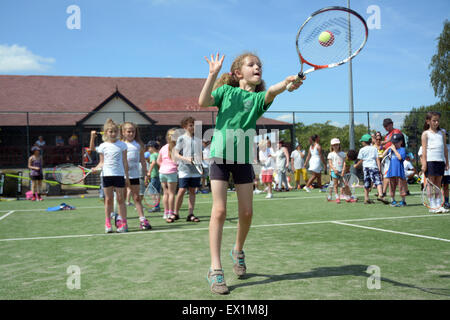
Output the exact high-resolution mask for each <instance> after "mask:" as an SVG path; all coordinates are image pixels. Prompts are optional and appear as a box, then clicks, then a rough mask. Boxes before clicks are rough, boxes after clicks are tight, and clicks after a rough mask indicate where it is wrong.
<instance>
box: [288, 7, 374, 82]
mask: <svg viewBox="0 0 450 320" xmlns="http://www.w3.org/2000/svg"><path fill="white" fill-rule="evenodd" d="M349 30H350V32H349ZM323 32H326V33H328V34H329V35H330V40H329V41H327V42H325V43H324V42H321V41H319V36H320V35H321V34H322V33H323ZM368 35H369V29H368V27H367V24H366V22H365V20H364V18H363V17H362V16H361V15H360V14H358V13H357V12H356V11H354V10H351V9H349V8H345V7H339V6H333V7H327V8H323V9H320V10H317V11H316V12H314V13H313V14H311V16H310V17H309V18H308V19H306V21H305V22H304V23H303V24H302V25H301V27H300V29H299V30H298V32H297V37H296V41H295V44H296V48H297V54H298V56H299V58H300V62H301V73H302V71H303V64H304V63H306V64H308V65H310V66H312V68H311V69H309V70H307V71H305V72H304V74H307V73H309V72H311V71H314V70H317V69H324V68H332V67H336V66H339V65H341V64H344V63H346V62H348V61H349V60H351V59H353V58H354V57H355V56H356V55H357V54H358V53H359V52H361V50H362V49H363V47H364V45H365V44H366V42H367V38H368ZM299 75H300V74H299Z"/></svg>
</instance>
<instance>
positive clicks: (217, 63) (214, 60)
mask: <svg viewBox="0 0 450 320" xmlns="http://www.w3.org/2000/svg"><path fill="white" fill-rule="evenodd" d="M224 59H225V55H223V56H222V58H220V56H219V53H218V52H217V54H216V56H215V57H214V56H213V55H211V60H209V59H208V58H207V57H205V60H206V62H208V64H209V73H210V74H218V73H219V72H220V69H222V64H223V60H224Z"/></svg>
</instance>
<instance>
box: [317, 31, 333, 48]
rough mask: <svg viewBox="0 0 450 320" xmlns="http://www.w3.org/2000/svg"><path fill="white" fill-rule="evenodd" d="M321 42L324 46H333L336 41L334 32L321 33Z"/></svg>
mask: <svg viewBox="0 0 450 320" xmlns="http://www.w3.org/2000/svg"><path fill="white" fill-rule="evenodd" d="M319 43H320V44H321V45H322V46H324V47H328V46H331V45H332V44H333V43H334V35H333V33H331V31H323V32H322V33H321V34H320V35H319Z"/></svg>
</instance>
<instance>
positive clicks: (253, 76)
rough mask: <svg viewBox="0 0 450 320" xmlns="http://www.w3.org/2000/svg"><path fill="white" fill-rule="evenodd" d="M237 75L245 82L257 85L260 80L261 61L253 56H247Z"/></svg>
mask: <svg viewBox="0 0 450 320" xmlns="http://www.w3.org/2000/svg"><path fill="white" fill-rule="evenodd" d="M237 75H238V78H240V79H244V80H245V81H246V82H247V83H249V84H252V85H255V86H257V85H258V84H260V83H261V81H262V65H261V61H259V59H258V58H257V57H255V56H247V57H246V58H245V60H244V64H243V65H242V67H241V70H239V72H238V73H237Z"/></svg>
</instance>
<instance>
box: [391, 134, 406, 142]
mask: <svg viewBox="0 0 450 320" xmlns="http://www.w3.org/2000/svg"><path fill="white" fill-rule="evenodd" d="M391 141H392V142H393V143H397V142H400V141H403V134H401V133H395V134H393V135H392V139H391Z"/></svg>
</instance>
